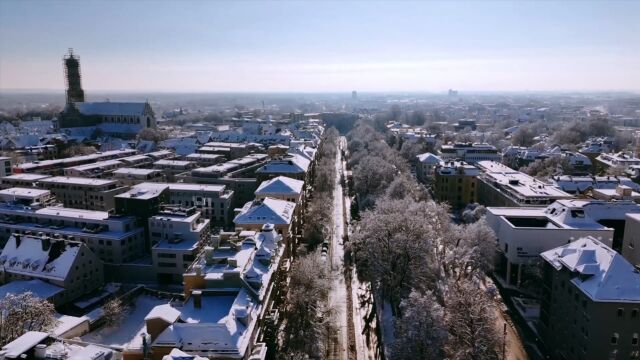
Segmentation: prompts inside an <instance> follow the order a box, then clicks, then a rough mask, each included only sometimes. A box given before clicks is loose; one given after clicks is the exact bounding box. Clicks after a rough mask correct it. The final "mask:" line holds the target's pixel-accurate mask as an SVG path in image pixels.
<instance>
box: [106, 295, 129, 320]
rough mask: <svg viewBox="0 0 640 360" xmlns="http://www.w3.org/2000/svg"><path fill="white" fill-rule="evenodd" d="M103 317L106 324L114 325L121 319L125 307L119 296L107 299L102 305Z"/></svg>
mask: <svg viewBox="0 0 640 360" xmlns="http://www.w3.org/2000/svg"><path fill="white" fill-rule="evenodd" d="M102 311H103V314H104V319H105V322H106V325H107V326H115V325H118V324H119V323H120V321H122V318H123V316H124V313H125V312H126V307H125V306H124V305H123V304H122V301H121V300H120V299H119V298H113V299H111V300H109V301H107V303H106V304H104V306H103V307H102Z"/></svg>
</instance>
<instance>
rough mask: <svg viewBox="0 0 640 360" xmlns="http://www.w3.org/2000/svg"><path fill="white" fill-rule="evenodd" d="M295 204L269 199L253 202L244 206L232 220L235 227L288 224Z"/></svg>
mask: <svg viewBox="0 0 640 360" xmlns="http://www.w3.org/2000/svg"><path fill="white" fill-rule="evenodd" d="M295 206H296V204H295V203H293V202H290V201H284V200H278V199H273V198H270V197H267V198H265V199H264V200H262V201H258V200H254V201H251V202H248V203H246V204H245V205H244V207H243V208H242V210H241V211H240V213H239V214H238V215H237V216H236V217H235V219H233V222H234V223H235V224H236V225H242V224H266V223H271V224H275V225H284V224H287V225H288V224H290V223H291V219H292V218H293V210H294V209H295Z"/></svg>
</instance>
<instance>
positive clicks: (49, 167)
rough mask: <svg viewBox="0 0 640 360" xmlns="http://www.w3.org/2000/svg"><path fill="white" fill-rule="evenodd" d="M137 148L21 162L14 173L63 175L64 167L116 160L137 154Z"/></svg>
mask: <svg viewBox="0 0 640 360" xmlns="http://www.w3.org/2000/svg"><path fill="white" fill-rule="evenodd" d="M137 153H138V151H137V150H133V149H122V150H111V151H104V152H97V153H95V154H90V155H80V156H72V157H68V158H64V159H56V160H43V161H34V162H30V163H23V164H19V165H17V166H15V167H14V169H13V173H14V174H22V173H39V174H46V175H63V174H64V169H65V168H68V167H74V166H79V165H84V164H90V163H95V162H99V161H105V160H114V159H119V158H123V157H127V156H133V155H135V154H137Z"/></svg>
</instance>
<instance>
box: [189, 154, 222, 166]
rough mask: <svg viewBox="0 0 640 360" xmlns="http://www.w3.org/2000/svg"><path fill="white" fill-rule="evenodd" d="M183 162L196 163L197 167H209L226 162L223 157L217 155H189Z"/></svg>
mask: <svg viewBox="0 0 640 360" xmlns="http://www.w3.org/2000/svg"><path fill="white" fill-rule="evenodd" d="M184 159H185V160H187V161H191V162H194V163H196V164H197V165H198V166H211V165H215V164H220V163H223V162H225V161H226V158H225V157H224V156H223V155H219V154H199V153H194V154H189V155H187V156H185V157H184Z"/></svg>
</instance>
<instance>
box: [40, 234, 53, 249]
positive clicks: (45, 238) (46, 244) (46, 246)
mask: <svg viewBox="0 0 640 360" xmlns="http://www.w3.org/2000/svg"><path fill="white" fill-rule="evenodd" d="M40 244H41V245H42V251H49V248H50V247H51V238H50V237H48V236H43V237H42V238H41V239H40Z"/></svg>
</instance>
